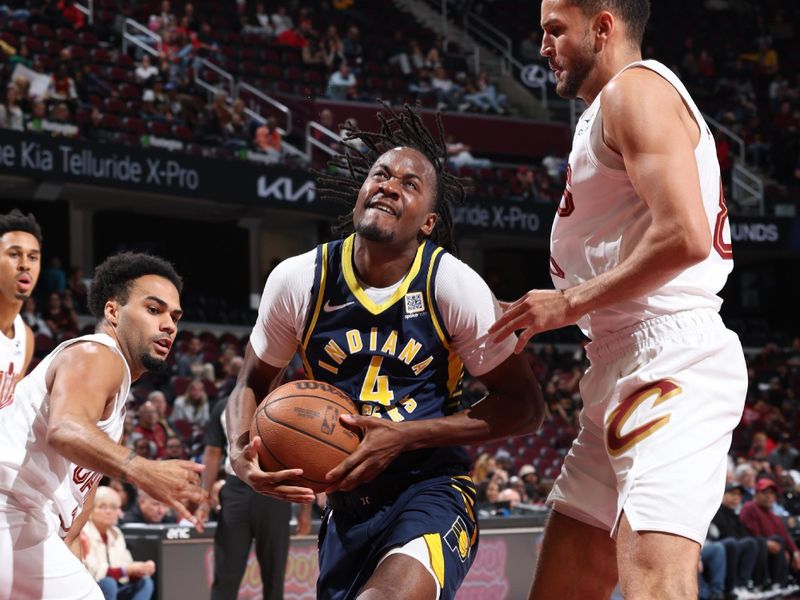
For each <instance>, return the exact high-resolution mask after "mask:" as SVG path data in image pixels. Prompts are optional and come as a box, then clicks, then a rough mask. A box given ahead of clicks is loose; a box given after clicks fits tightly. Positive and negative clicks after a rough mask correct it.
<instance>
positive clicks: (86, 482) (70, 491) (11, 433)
mask: <svg viewBox="0 0 800 600" xmlns="http://www.w3.org/2000/svg"><path fill="white" fill-rule="evenodd" d="M79 342H95V343H98V344H102V345H104V346H108V347H109V348H111V349H113V350H114V352H116V353H117V354H118V355H119V357H120V360H122V362H123V364H124V365H125V377H124V380H123V382H122V385H121V386H120V388H119V391H118V392H117V394H116V397H115V399H114V409H113V410H112V411H111V416H110V417H109V418H108V419H106V420H104V421H99V422H98V423H97V426H98V427H99V428H100V429H101V430H102V431H103V432H105V433H106V434H107V435H108V437H110V438H111V439H112V440H114V441H119V440H120V439H121V437H122V427H123V423H124V421H125V400H126V399H127V397H128V391H129V389H130V384H131V375H130V370H129V369H128V363H127V362H126V361H125V358H124V357H123V355H122V353H121V352H120V351H119V348H117V345H116V342H115V341H114V340H113V339H112V338H111V337H109V336H108V335H106V334H103V333H100V334H94V335H85V336H82V337H79V338H75V339H72V340H69V341H66V342H64V343H63V344H60V345H59V346H58V347H57V348H56V349H55V350H53V351H52V352H51V353H50V354H48V355H47V357H46V358H45V359H44V360H43V361H42V362H41V363H39V364H38V365H37V366H36V368H35V369H34V370H33V371H32V372H31V373H30V374H29V375H28V376H27V377H25V378H24V379H23V380H22V381H20V382H19V384H18V385H17V390H16V393H15V394H14V399H13V402H11V403H10V404H9V405H7V406H6V407H4V408H3V409H0V504H8V505H10V506H12V507H14V508H17V509H19V510H23V511H25V510H29V509H35V508H39V509H42V508H43V509H44V510H45V512H52V513H53V516H54V518H53V523H54V524H58V525H60V528H61V531H60V534H61V535H62V536H63V535H65V534H66V532H68V531H69V528H70V527H71V526H72V521H73V519H74V518H75V517H76V516H77V515H78V513H79V512H80V510H81V508H82V507H83V502H84V500H85V499H86V496H87V495H88V494H89V492H90V491H91V490H92V488H93V487H94V486H95V485H96V484H97V482H98V481H99V480H100V478H101V477H102V475H101V474H99V473H94V472H92V471H90V470H88V469H84V468H83V467H79V466H78V465H75V464H74V463H72V462H70V461H69V460H67V459H66V458H64V457H63V456H62V455H60V454H59V453H58V452H56V450H55V449H54V448H53V447H51V446H50V445H49V444H48V443H47V426H48V420H49V413H50V393H49V391H48V390H47V386H46V375H47V369H48V368H49V367H50V364H51V363H52V362H53V359H54V358H55V357H56V356H57V355H58V354H59V352H61V351H62V350H64V349H65V348H67V347H68V346H71V345H73V344H77V343H79Z"/></svg>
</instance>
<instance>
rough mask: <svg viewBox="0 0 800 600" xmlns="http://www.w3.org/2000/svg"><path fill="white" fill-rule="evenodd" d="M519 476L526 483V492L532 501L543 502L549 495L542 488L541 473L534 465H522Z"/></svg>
mask: <svg viewBox="0 0 800 600" xmlns="http://www.w3.org/2000/svg"><path fill="white" fill-rule="evenodd" d="M518 477H519V478H520V479H521V480H522V483H523V485H525V494H526V495H527V496H528V500H529V501H530V502H531V503H541V502H543V501H544V499H545V498H546V497H547V493H546V492H544V490H542V487H541V481H540V479H539V474H538V473H537V472H536V467H534V466H533V465H522V467H520V470H519V474H518Z"/></svg>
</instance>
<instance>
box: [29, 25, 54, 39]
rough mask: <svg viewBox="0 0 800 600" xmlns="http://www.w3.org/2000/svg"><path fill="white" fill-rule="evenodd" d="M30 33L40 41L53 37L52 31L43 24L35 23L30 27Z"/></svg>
mask: <svg viewBox="0 0 800 600" xmlns="http://www.w3.org/2000/svg"><path fill="white" fill-rule="evenodd" d="M31 33H32V34H33V36H34V37H36V38H39V39H40V40H52V39H53V38H54V37H55V35H54V34H53V30H52V29H50V27H49V26H47V25H45V24H44V23H36V24H35V25H33V26H32V27H31Z"/></svg>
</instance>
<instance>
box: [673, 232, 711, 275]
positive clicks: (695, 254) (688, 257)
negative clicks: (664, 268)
mask: <svg viewBox="0 0 800 600" xmlns="http://www.w3.org/2000/svg"><path fill="white" fill-rule="evenodd" d="M710 252H711V233H710V232H709V231H708V230H706V229H705V228H703V229H699V228H684V229H682V230H681V231H680V232H678V234H677V235H676V242H675V244H674V245H673V258H674V259H675V261H676V262H679V263H680V266H681V267H684V268H686V267H690V266H692V265H696V264H697V263H700V262H703V261H704V260H705V259H707V258H708V255H709V253H710Z"/></svg>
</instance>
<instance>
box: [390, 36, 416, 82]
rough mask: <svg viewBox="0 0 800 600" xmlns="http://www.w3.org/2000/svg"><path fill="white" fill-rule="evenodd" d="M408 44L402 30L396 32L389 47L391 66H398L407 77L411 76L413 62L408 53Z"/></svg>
mask: <svg viewBox="0 0 800 600" xmlns="http://www.w3.org/2000/svg"><path fill="white" fill-rule="evenodd" d="M406 49H407V44H406V39H405V33H404V32H403V31H401V30H399V29H398V30H397V31H395V32H394V35H393V36H392V40H391V42H390V43H389V44H388V47H387V52H386V53H387V55H388V56H389V64H392V65H397V66H398V67H400V70H401V71H402V72H403V75H405V76H406V77H407V76H409V75H411V72H412V69H411V60H410V59H409V56H408V53H407V51H406Z"/></svg>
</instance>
